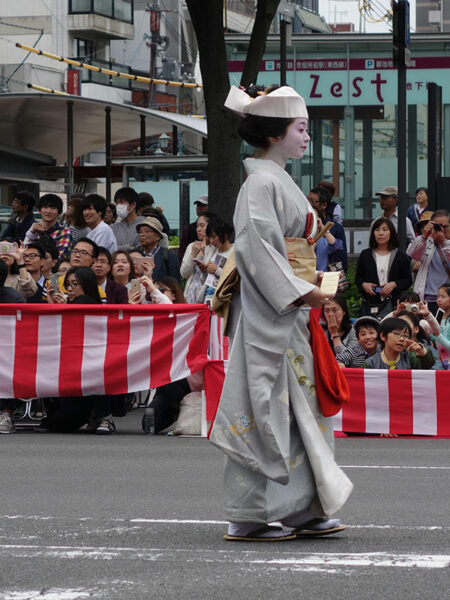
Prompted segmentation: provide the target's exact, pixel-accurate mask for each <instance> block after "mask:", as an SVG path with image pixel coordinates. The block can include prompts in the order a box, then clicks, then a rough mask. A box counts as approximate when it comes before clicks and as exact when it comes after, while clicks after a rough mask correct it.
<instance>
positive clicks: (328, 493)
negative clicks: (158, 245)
mask: <svg viewBox="0 0 450 600" xmlns="http://www.w3.org/2000/svg"><path fill="white" fill-rule="evenodd" d="M225 106H226V107H227V108H229V109H230V110H232V111H233V112H235V113H237V114H238V115H240V116H241V117H242V120H241V122H240V124H239V127H238V132H239V134H240V135H241V137H242V138H243V139H244V140H245V141H246V142H247V143H249V144H251V145H253V146H254V147H255V148H257V149H258V150H259V151H261V154H260V158H247V159H246V160H245V161H244V166H245V170H246V171H247V178H246V180H245V182H244V184H243V186H242V187H241V190H240V193H239V197H238V199H237V204H236V209H235V214H234V226H235V231H236V237H235V240H236V241H235V244H234V250H235V258H236V266H237V270H238V272H239V275H240V294H239V300H240V302H239V305H236V304H235V297H233V302H232V304H231V309H230V310H231V312H232V313H233V312H235V311H238V314H237V315H236V317H237V318H236V327H235V330H234V331H233V337H232V344H231V352H230V360H229V366H228V371H227V375H226V378H225V383H224V386H223V390H222V395H221V398H220V404H219V408H218V410H217V415H216V419H215V421H214V425H213V428H212V431H211V436H210V440H211V442H212V443H213V444H215V445H216V446H217V447H219V448H220V449H221V450H222V451H223V452H224V453H225V454H226V459H225V460H226V462H225V509H226V518H227V520H228V521H229V525H228V531H227V534H226V536H225V539H226V540H227V541H235V542H239V541H244V542H247V541H261V540H263V541H266V540H268V539H270V540H271V541H272V542H273V541H282V540H283V541H284V540H289V539H294V538H295V537H302V536H306V535H307V536H317V535H330V534H334V533H337V532H339V531H342V530H343V529H345V527H344V526H343V525H342V524H341V523H340V521H339V520H338V519H331V518H330V515H331V514H334V513H335V512H337V511H338V510H339V509H340V508H341V506H343V504H344V503H345V501H346V500H347V498H348V496H349V495H350V493H351V490H352V484H351V482H350V481H349V479H348V478H347V476H346V475H345V474H344V473H343V471H341V469H339V467H338V466H337V464H336V463H335V461H334V458H333V445H334V439H333V426H332V422H331V420H329V419H328V418H327V417H324V416H323V414H322V412H321V409H320V407H319V404H318V399H317V394H316V391H315V390H316V388H315V378H314V357H313V352H312V348H311V330H314V333H316V332H317V333H318V336H317V337H316V338H315V339H316V340H319V339H320V340H321V337H323V334H322V332H321V331H320V330H317V328H316V326H315V322H312V320H310V308H309V307H311V306H313V307H317V308H318V307H321V306H322V305H323V304H324V302H325V301H326V300H327V294H326V293H324V292H323V291H321V290H320V288H319V287H318V286H316V285H315V283H314V282H313V281H315V280H316V278H317V276H315V274H314V272H311V271H314V269H310V270H308V271H305V272H304V273H305V275H306V276H307V277H302V276H300V275H299V276H297V275H296V274H295V273H294V270H293V268H292V266H291V264H290V262H289V259H290V256H289V254H292V253H291V252H290V251H288V249H287V242H290V241H291V240H292V239H297V240H300V239H301V240H303V242H301V243H300V242H299V243H298V246H302V247H303V248H305V247H306V246H307V241H306V240H308V238H314V236H315V233H316V229H317V228H316V220H315V216H314V213H313V211H312V208H311V207H310V205H309V202H308V200H307V198H306V196H305V195H304V194H303V193H302V191H301V190H300V189H299V187H298V186H297V185H296V184H295V182H294V181H293V180H292V178H291V176H290V175H289V173H288V172H287V171H286V164H287V161H288V160H289V159H291V158H293V159H300V158H302V157H303V155H304V153H305V151H306V148H307V145H308V142H309V139H310V138H309V135H308V112H307V110H306V105H305V101H304V99H303V98H302V97H301V96H300V95H299V94H298V93H297V92H296V91H295V90H294V89H292V88H290V87H288V86H283V87H280V88H269V89H264V88H262V86H251V87H250V88H248V89H247V90H242V89H239V88H237V87H232V88H231V90H230V93H229V95H228V97H227V100H226V103H225ZM209 227H210V228H211V230H212V232H213V233H214V228H213V227H212V226H211V224H210V225H209ZM215 233H216V236H212V237H211V241H212V243H214V240H215V239H216V237H219V236H218V235H217V234H218V232H217V231H216V232H215ZM219 239H220V238H219ZM224 240H225V238H224ZM223 243H224V241H222V240H221V244H223ZM218 250H220V248H218ZM293 254H295V253H293ZM312 262H315V261H314V257H312ZM214 266H216V265H214ZM212 270H213V267H211V271H212ZM297 272H298V273H300V271H297ZM302 273H303V272H302ZM214 274H215V273H214ZM231 318H232V319H233V320H234V319H235V316H234V315H231ZM320 343H322V342H320ZM325 343H326V341H325ZM332 368H333V367H331V369H332ZM337 368H338V367H337V365H336V369H337ZM338 379H339V378H338ZM325 457H326V458H325ZM319 472H320V475H319ZM319 480H320V484H319ZM274 521H279V522H281V523H282V524H283V525H284V526H285V527H286V528H288V529H281V528H277V527H274V526H272V525H269V523H272V522H274Z"/></svg>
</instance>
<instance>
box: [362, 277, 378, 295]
mask: <svg viewBox="0 0 450 600" xmlns="http://www.w3.org/2000/svg"><path fill="white" fill-rule="evenodd" d="M361 287H362V289H363V290H364V291H365V292H366V294H369V296H376V293H375V292H374V291H373V288H376V287H377V284H376V283H369V282H367V281H365V282H364V283H363V284H362V286H361Z"/></svg>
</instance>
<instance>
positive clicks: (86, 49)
mask: <svg viewBox="0 0 450 600" xmlns="http://www.w3.org/2000/svg"><path fill="white" fill-rule="evenodd" d="M73 42H74V53H75V56H76V57H77V58H88V57H90V56H93V55H94V53H95V48H94V42H93V41H92V40H83V39H80V38H74V40H73Z"/></svg>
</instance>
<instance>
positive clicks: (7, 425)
mask: <svg viewBox="0 0 450 600" xmlns="http://www.w3.org/2000/svg"><path fill="white" fill-rule="evenodd" d="M15 431H16V426H15V425H14V421H13V420H12V418H11V415H9V414H8V413H0V433H14V432H15Z"/></svg>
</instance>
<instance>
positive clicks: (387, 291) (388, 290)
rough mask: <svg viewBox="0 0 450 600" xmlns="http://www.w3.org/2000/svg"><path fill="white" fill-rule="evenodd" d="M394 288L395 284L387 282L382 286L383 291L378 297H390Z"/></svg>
mask: <svg viewBox="0 0 450 600" xmlns="http://www.w3.org/2000/svg"><path fill="white" fill-rule="evenodd" d="M396 287H397V284H396V283H395V281H388V282H387V283H385V284H384V285H383V289H382V290H381V292H380V296H390V295H391V294H392V292H393V291H394V290H395V288H396Z"/></svg>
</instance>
